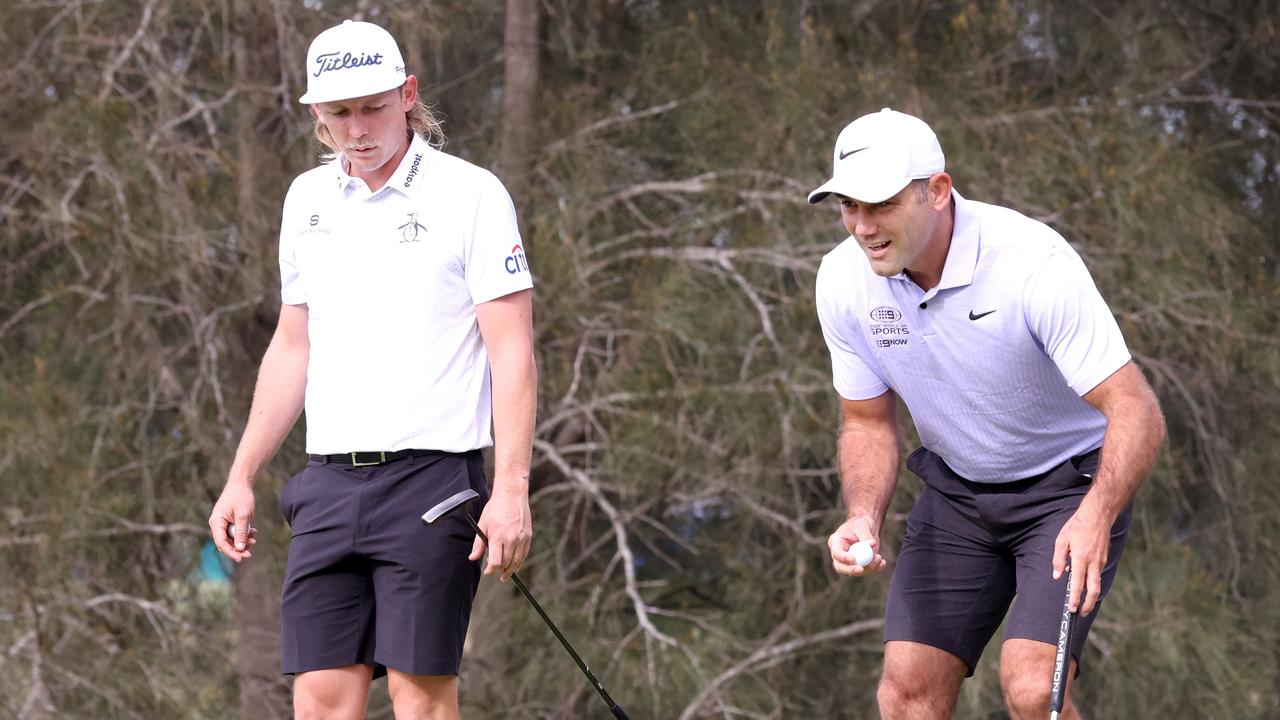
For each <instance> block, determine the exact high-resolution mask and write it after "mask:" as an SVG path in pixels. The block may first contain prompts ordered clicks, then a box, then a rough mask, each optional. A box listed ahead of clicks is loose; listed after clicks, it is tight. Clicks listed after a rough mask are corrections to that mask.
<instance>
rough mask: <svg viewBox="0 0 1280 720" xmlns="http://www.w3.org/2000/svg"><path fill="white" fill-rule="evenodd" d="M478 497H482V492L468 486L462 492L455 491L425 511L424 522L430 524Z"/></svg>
mask: <svg viewBox="0 0 1280 720" xmlns="http://www.w3.org/2000/svg"><path fill="white" fill-rule="evenodd" d="M478 497H480V493H478V492H476V491H475V490H472V489H471V488H467V489H466V490H463V491H462V492H458V493H454V494H453V495H450V496H449V497H447V498H445V499H444V500H441V501H440V502H438V503H436V504H435V506H434V507H432V508H431V509H430V510H428V511H426V512H425V513H423V514H422V522H424V523H426V524H428V525H430V524H431V523H433V522H435V521H437V520H439V519H440V518H442V517H444V516H445V515H448V514H449V513H451V512H453V511H454V509H455V508H457V507H458V506H460V505H465V504H467V503H469V502H471V501H472V500H475V499H476V498H478Z"/></svg>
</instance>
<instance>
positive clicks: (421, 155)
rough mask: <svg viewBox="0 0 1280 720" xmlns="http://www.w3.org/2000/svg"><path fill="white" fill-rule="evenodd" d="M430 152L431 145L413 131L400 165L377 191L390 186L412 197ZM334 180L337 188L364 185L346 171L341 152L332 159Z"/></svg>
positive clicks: (345, 159)
mask: <svg viewBox="0 0 1280 720" xmlns="http://www.w3.org/2000/svg"><path fill="white" fill-rule="evenodd" d="M429 152H431V146H430V145H428V144H427V141H426V140H423V139H422V136H421V135H419V134H418V133H416V132H415V133H413V137H412V139H410V140H409V149H408V150H407V151H406V152H405V154H404V157H402V158H400V165H399V166H398V167H396V171H395V172H394V173H391V177H390V178H388V179H387V184H386V185H383V186H382V187H381V188H379V192H381V191H382V190H385V189H387V188H391V189H392V190H395V191H396V192H399V193H400V194H401V195H405V196H406V197H413V195H414V194H415V193H416V192H417V190H418V187H419V186H421V185H422V181H423V174H424V172H425V170H426V162H427V154H428V153H429ZM332 165H333V168H334V180H335V184H336V185H337V186H338V189H339V190H349V189H350V188H351V187H352V185H356V186H358V187H363V186H364V181H363V180H361V179H359V178H356V177H352V175H351V173H350V172H348V170H347V168H348V167H349V165H348V163H347V158H346V156H344V155H342V154H341V153H339V154H338V156H337V157H336V158H334V160H333V163H332Z"/></svg>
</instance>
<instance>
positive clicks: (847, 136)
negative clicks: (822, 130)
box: [809, 108, 947, 203]
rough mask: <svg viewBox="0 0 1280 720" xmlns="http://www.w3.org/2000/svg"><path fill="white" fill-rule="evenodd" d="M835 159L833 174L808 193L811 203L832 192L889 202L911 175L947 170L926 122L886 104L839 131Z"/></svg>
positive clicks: (912, 176)
mask: <svg viewBox="0 0 1280 720" xmlns="http://www.w3.org/2000/svg"><path fill="white" fill-rule="evenodd" d="M832 164H833V165H834V166H835V169H834V170H833V171H832V173H831V179H830V180H828V181H826V182H825V183H823V184H822V186H821V187H819V188H818V189H817V190H814V191H813V192H811V193H809V202H811V203H818V202H822V200H823V199H824V198H826V197H827V196H828V195H830V194H832V193H835V194H837V195H843V196H845V197H848V198H853V199H854V200H858V201H859V202H865V203H878V202H884V201H885V200H888V199H889V198H891V197H893V196H894V195H897V194H898V193H899V192H900V191H901V190H902V188H904V187H906V186H907V183H909V182H911V181H912V180H918V179H921V178H927V177H929V176H930V175H933V174H934V173H940V172H942V171H943V170H944V169H946V166H947V160H946V158H945V157H943V155H942V146H941V145H939V144H938V136H937V135H934V134H933V130H931V129H929V126H928V125H927V124H926V123H925V121H923V120H921V119H920V118H918V117H915V116H913V115H908V114H906V113H900V112H898V111H897V110H890V109H889V108H885V109H883V110H881V111H880V112H878V113H871V114H870V115H863V116H862V117H860V118H858V119H857V120H854V121H853V122H851V123H849V124H848V125H846V126H845V128H844V130H841V131H840V136H839V137H837V138H836V149H835V152H834V153H833V154H832Z"/></svg>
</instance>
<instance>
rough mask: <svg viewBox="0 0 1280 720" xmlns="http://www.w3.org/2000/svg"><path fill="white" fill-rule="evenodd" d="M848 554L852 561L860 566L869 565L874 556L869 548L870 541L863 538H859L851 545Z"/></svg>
mask: <svg viewBox="0 0 1280 720" xmlns="http://www.w3.org/2000/svg"><path fill="white" fill-rule="evenodd" d="M849 554H850V555H852V556H853V561H854V562H855V563H857V564H859V565H861V566H862V567H866V566H868V565H870V564H871V561H872V560H874V559H875V557H876V553H875V551H874V550H872V549H871V543H869V542H867V541H865V540H859V541H858V542H856V543H854V544H853V545H851V546H850V547H849Z"/></svg>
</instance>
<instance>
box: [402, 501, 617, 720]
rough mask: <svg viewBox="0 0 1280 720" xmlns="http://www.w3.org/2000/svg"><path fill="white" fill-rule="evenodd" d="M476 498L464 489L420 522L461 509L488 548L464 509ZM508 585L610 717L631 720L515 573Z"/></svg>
mask: <svg viewBox="0 0 1280 720" xmlns="http://www.w3.org/2000/svg"><path fill="white" fill-rule="evenodd" d="M478 497H480V494H479V493H477V492H476V491H475V490H472V489H470V488H467V489H466V490H463V491H462V492H459V493H456V494H454V495H452V496H450V497H448V498H445V499H444V500H443V501H441V502H440V503H438V504H437V505H435V506H434V507H432V508H431V509H430V510H428V511H426V512H425V513H423V515H422V522H424V523H426V524H427V525H431V524H432V523H434V522H435V521H437V520H439V519H440V518H442V517H444V516H445V515H448V514H449V513H451V512H453V511H454V510H456V509H457V508H459V507H461V508H462V516H463V517H464V518H466V519H467V524H469V525H470V526H471V529H472V530H475V531H476V534H477V535H479V536H480V539H481V540H483V541H484V544H485V547H488V546H489V538H488V537H487V536H485V534H484V531H483V530H481V529H480V526H479V525H477V524H476V521H475V520H474V519H472V517H471V513H470V512H469V511H468V510H467V509H466V508H465V507H464V506H465V505H466V504H467V503H469V502H471V501H472V500H475V499H476V498H478ZM511 582H513V583H515V586H516V589H517V590H519V591H520V594H521V595H524V599H525V600H528V601H529V604H530V605H532V606H533V609H534V610H536V611H537V612H538V617H541V618H542V621H543V622H545V623H546V624H547V627H549V628H551V632H552V634H554V635H555V636H556V639H557V640H559V641H560V644H561V645H562V646H564V649H565V652H568V653H569V657H571V658H573V661H574V662H575V663H577V664H578V668H579V669H581V670H582V674H583V675H586V676H587V679H588V680H590V681H591V687H594V688H595V689H596V692H598V693H600V699H601V700H604V703H605V705H608V706H609V712H611V713H613V716H614V717H615V718H618V720H630V718H628V717H627V714H626V713H625V712H623V710H622V708H620V707H618V704H617V703H615V702H614V701H613V698H611V697H609V693H608V692H606V691H605V689H604V685H601V684H600V681H599V680H597V679H596V676H595V675H593V674H592V673H591V668H589V667H587V664H586V663H585V662H583V661H582V658H580V657H578V653H576V652H574V651H573V646H572V645H570V644H569V641H568V640H566V639H565V637H564V635H563V634H561V632H560V628H558V627H556V624H555V623H553V622H551V618H550V617H548V616H547V613H546V612H545V611H544V610H543V609H542V606H541V605H539V604H538V601H537V600H534V599H533V595H531V594H530V593H529V588H527V587H525V586H524V582H523V581H522V580H520V576H518V575H516V574H515V573H511Z"/></svg>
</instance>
